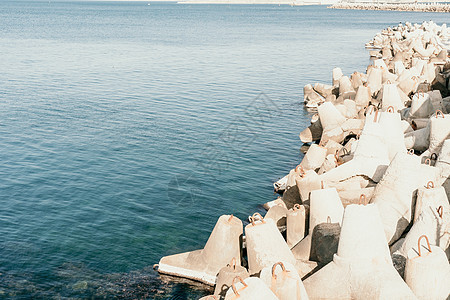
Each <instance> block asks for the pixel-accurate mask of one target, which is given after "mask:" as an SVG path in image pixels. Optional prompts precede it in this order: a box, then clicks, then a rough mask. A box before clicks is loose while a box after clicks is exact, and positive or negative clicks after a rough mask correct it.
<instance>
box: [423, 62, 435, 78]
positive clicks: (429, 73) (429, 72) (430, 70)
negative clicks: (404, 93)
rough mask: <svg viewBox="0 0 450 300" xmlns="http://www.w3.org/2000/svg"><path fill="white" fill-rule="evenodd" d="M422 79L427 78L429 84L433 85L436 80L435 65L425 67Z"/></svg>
mask: <svg viewBox="0 0 450 300" xmlns="http://www.w3.org/2000/svg"><path fill="white" fill-rule="evenodd" d="M421 75H422V77H424V78H425V80H426V81H427V82H428V83H432V82H433V81H434V79H435V78H436V67H435V65H434V64H433V63H428V64H426V65H424V67H423V70H422V74H421Z"/></svg>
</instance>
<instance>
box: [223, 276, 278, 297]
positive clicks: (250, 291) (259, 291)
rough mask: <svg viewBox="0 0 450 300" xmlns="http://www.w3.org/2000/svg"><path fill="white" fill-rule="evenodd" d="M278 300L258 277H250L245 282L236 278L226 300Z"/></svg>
mask: <svg viewBox="0 0 450 300" xmlns="http://www.w3.org/2000/svg"><path fill="white" fill-rule="evenodd" d="M235 299H239V300H254V299H261V300H277V299H278V298H277V296H275V294H274V293H273V292H272V291H271V290H270V289H269V288H268V287H267V285H266V284H265V283H264V282H263V281H262V280H261V279H259V278H258V277H249V278H246V279H245V280H243V279H242V278H240V277H239V276H237V277H235V279H234V280H233V283H232V285H231V288H230V289H228V291H227V293H226V295H225V300H235Z"/></svg>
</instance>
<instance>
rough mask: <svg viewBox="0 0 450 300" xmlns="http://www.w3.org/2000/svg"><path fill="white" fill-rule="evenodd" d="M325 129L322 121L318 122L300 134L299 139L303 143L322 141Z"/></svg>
mask: <svg viewBox="0 0 450 300" xmlns="http://www.w3.org/2000/svg"><path fill="white" fill-rule="evenodd" d="M322 132H323V127H322V122H320V119H319V120H318V121H317V122H314V123H312V124H311V125H309V127H307V128H306V129H304V130H303V131H302V132H300V134H299V138H300V140H301V141H302V142H303V143H311V142H315V141H320V138H321V137H322Z"/></svg>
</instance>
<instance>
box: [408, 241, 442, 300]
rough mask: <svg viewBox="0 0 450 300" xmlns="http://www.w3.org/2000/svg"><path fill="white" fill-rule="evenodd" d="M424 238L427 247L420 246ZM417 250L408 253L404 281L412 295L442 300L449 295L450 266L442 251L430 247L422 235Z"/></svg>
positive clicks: (426, 299)
mask: <svg viewBox="0 0 450 300" xmlns="http://www.w3.org/2000/svg"><path fill="white" fill-rule="evenodd" d="M423 238H425V241H426V242H427V245H426V246H425V247H424V246H423V245H421V240H422V239H423ZM417 243H418V244H417V249H414V248H413V249H410V250H409V251H408V259H407V260H406V267H405V281H406V283H407V284H408V286H409V287H410V288H411V290H412V291H413V292H414V294H415V295H416V296H417V298H419V299H423V300H429V299H433V300H438V299H439V300H444V299H448V297H449V295H450V265H449V263H448V260H447V257H446V256H445V253H444V251H443V250H442V249H441V248H439V247H436V246H432V245H430V243H429V241H428V237H427V236H426V235H422V236H421V237H419V239H418V241H417Z"/></svg>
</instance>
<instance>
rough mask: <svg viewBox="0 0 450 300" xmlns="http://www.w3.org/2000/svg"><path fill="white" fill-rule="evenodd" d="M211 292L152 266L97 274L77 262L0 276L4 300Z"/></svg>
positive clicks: (186, 295)
mask: <svg viewBox="0 0 450 300" xmlns="http://www.w3.org/2000/svg"><path fill="white" fill-rule="evenodd" d="M36 277H54V278H47V280H43V279H44V278H36ZM48 279H52V280H48ZM49 281H51V282H53V283H54V284H53V285H52V286H49V284H48V282H49ZM37 282H47V283H42V284H39V283H37ZM55 283H57V285H55ZM212 292H213V289H212V288H211V287H209V286H207V285H204V284H202V283H199V282H195V281H190V280H186V279H183V278H177V277H171V276H164V275H161V276H160V275H159V274H158V273H157V271H155V270H153V268H152V267H146V268H144V269H141V270H137V271H132V272H129V273H110V274H101V273H98V272H96V271H94V270H92V269H90V268H89V267H87V266H86V265H84V264H81V263H65V264H63V265H62V266H60V267H59V268H57V269H56V270H55V271H54V272H53V274H52V275H50V276H44V275H36V274H33V275H30V274H24V273H21V274H16V273H14V272H8V273H0V298H8V299H9V298H12V299H80V298H82V299H198V298H201V297H203V296H205V295H207V294H210V293H212Z"/></svg>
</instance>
